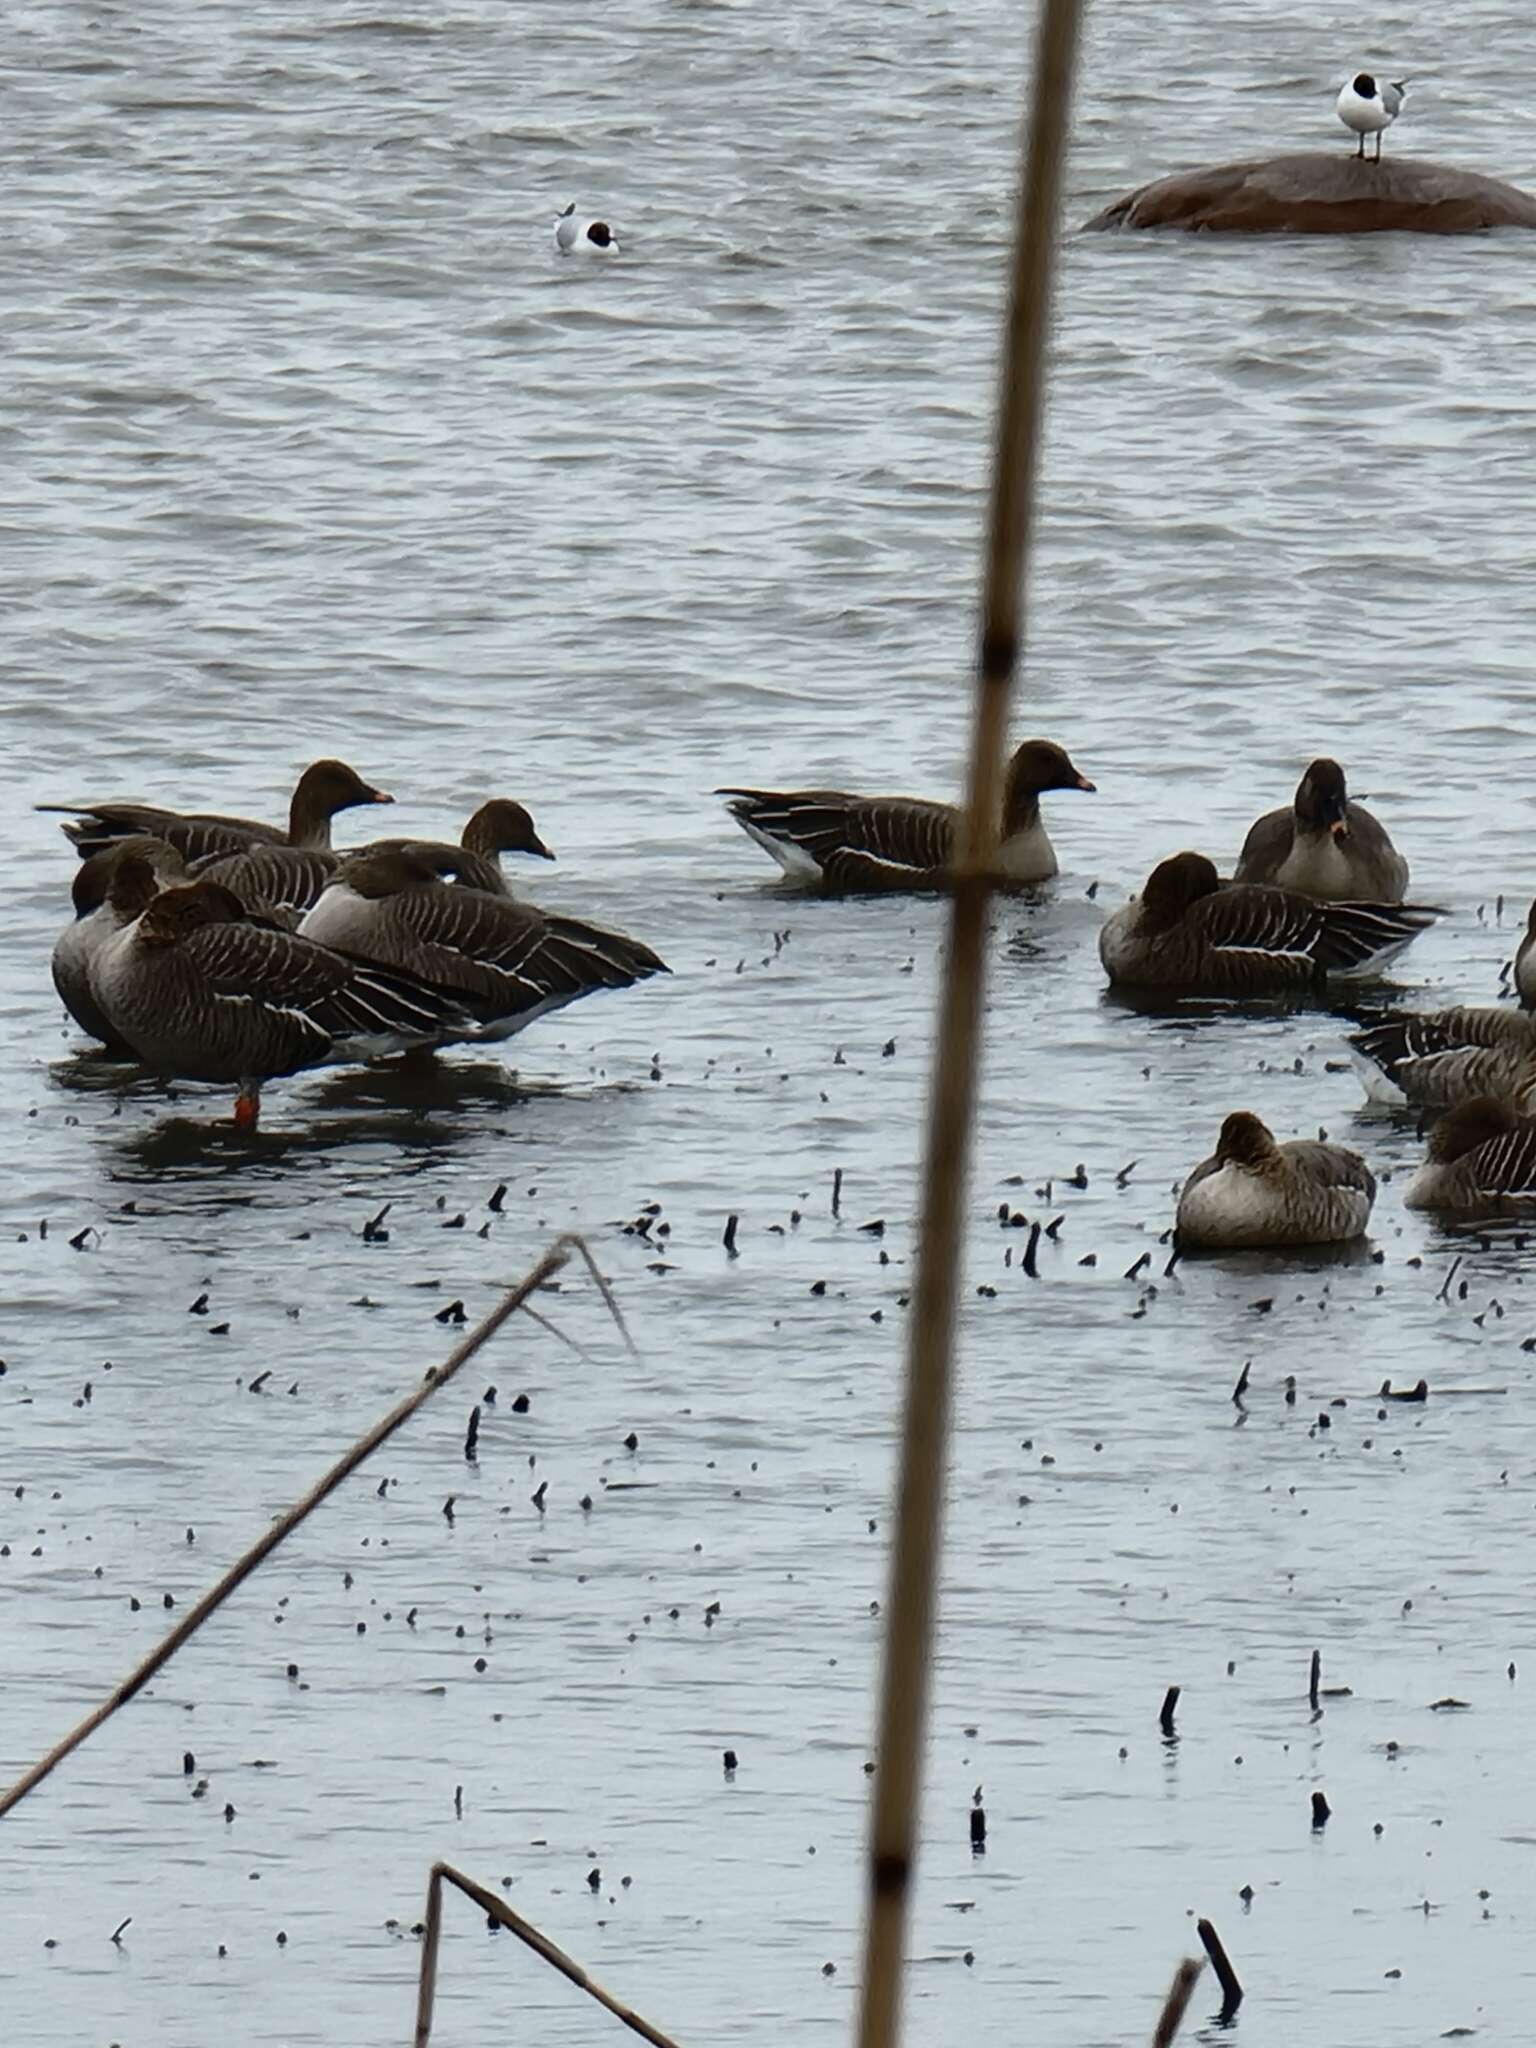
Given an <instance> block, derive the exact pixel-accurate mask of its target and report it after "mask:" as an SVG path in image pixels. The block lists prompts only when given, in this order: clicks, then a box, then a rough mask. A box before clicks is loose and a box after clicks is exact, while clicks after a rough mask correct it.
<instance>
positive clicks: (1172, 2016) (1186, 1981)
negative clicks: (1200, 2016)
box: [1152, 1956, 1205, 2048]
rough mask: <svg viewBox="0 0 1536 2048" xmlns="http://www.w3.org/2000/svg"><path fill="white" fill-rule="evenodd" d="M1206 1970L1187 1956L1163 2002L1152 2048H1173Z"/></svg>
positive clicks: (1201, 1964) (1176, 1971)
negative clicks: (1201, 1975) (1197, 1985)
mask: <svg viewBox="0 0 1536 2048" xmlns="http://www.w3.org/2000/svg"><path fill="white" fill-rule="evenodd" d="M1204 1968H1205V1965H1204V1963H1197V1962H1196V1961H1195V1959H1194V1957H1193V1956H1186V1957H1185V1958H1184V1960H1183V1962H1182V1963H1180V1965H1179V1967H1178V1968H1177V1969H1176V1970H1175V1971H1174V1973H1173V1982H1172V1983H1171V1984H1170V1985H1169V1986H1168V1996H1167V1997H1166V1998H1165V1999H1164V2000H1163V2009H1162V2011H1161V2012H1160V2013H1159V2014H1158V2019H1157V2032H1156V2033H1155V2034H1154V2035H1153V2036H1152V2048H1173V2040H1174V2036H1175V2035H1176V2034H1177V2033H1178V2031H1179V2029H1180V2027H1182V2026H1183V2024H1184V2015H1185V2013H1186V2012H1187V2011H1188V2010H1189V2001H1190V2000H1191V1998H1193V1997H1194V1995H1195V1986H1196V1984H1197V1983H1198V1982H1199V1980H1200V1972H1201V1971H1202V1970H1203V1969H1204Z"/></svg>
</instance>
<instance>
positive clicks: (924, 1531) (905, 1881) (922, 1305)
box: [858, 0, 1081, 2048]
mask: <svg viewBox="0 0 1536 2048" xmlns="http://www.w3.org/2000/svg"><path fill="white" fill-rule="evenodd" d="M1080 14H1081V0H1042V5H1041V12H1040V19H1039V28H1038V31H1037V36H1036V45H1035V80H1034V92H1033V96H1032V103H1031V108H1030V116H1029V121H1028V124H1027V127H1026V131H1025V136H1024V145H1023V152H1022V155H1023V161H1022V166H1021V176H1020V184H1019V197H1018V209H1017V217H1016V226H1015V234H1014V244H1013V261H1012V266H1011V272H1010V278H1009V288H1008V310H1007V318H1006V327H1005V331H1004V339H1003V351H1002V365H1001V388H1000V392H999V400H998V419H997V442H996V451H995V454H994V458H993V465H992V484H991V502H990V507H989V516H988V534H987V551H986V558H985V574H984V583H983V593H982V606H981V633H980V647H979V658H978V664H977V677H976V712H975V724H974V728H973V734H972V745H971V756H970V766H969V773H968V779H967V788H966V799H965V811H964V816H963V819H962V823H961V831H960V862H959V873H958V876H957V878H956V881H955V884H954V888H953V892H952V899H951V904H950V919H949V938H948V944H947V947H946V952H945V958H944V967H943V985H942V994H941V997H940V1007H939V1028H938V1038H937V1043H936V1044H935V1047H934V1060H933V1080H932V1084H931V1087H930V1091H929V1104H928V1126H927V1144H926V1161H925V1166H924V1173H923V1189H922V1211H921V1221H920V1232H919V1240H918V1256H917V1274H916V1280H915V1284H914V1287H913V1293H912V1320H911V1328H910V1337H909V1343H908V1352H907V1390H906V1405H905V1413H904V1418H903V1424H902V1445H901V1477H900V1486H899V1496H898V1505H897V1527H896V1547H895V1553H894V1556H893V1559H892V1565H891V1578H890V1595H889V1599H888V1602H887V1607H886V1613H887V1616H888V1619H887V1622H886V1652H885V1670H884V1678H883V1684H882V1693H881V1702H880V1729H879V1746H878V1766H877V1776H876V1780H875V1794H874V1812H873V1817H872V1824H871V1830H870V1845H869V1918H868V1925H867V1930H866V1938H865V1949H864V1975H863V1986H862V1992H861V2005H860V2012H859V2031H858V2040H859V2043H860V2048H893V2044H894V2042H895V2040H896V2036H897V2032H898V2026H899V2020H900V2011H901V1988H902V1987H901V1978H902V1968H903V1962H904V1956H905V1938H906V1922H907V1898H908V1892H909V1888H910V1879H911V1871H912V1858H913V1847H914V1843H915V1840H916V1836H917V1828H918V1822H919V1813H920V1799H919V1794H920V1789H921V1786H920V1772H921V1763H922V1745H923V1734H924V1729H925V1726H926V1722H927V1707H928V1676H929V1661H930V1640H931V1635H932V1627H933V1609H934V1589H935V1585H936V1583H937V1577H938V1555H939V1546H940V1541H941V1524H942V1508H943V1491H944V1462H945V1443H946V1438H947V1436H948V1426H949V1401H950V1382H951V1354H952V1350H953V1338H954V1319H955V1301H956V1296H957V1294H958V1291H959V1270H960V1250H961V1245H960V1233H961V1226H962V1220H963V1214H964V1206H965V1199H966V1192H967V1186H968V1180H969V1167H970V1152H971V1127H972V1123H973V1119H974V1112H975V1101H976V1068H977V1051H978V1047H979V1043H980V1038H981V1009H982V998H983V993H984V989H985V980H986V936H987V914H988V909H989V907H990V903H991V896H992V875H991V870H992V868H993V866H994V864H995V858H996V852H997V844H998V830H999V813H1000V809H1001V792H1002V760H1003V749H1004V743H1005V740H1006V737H1007V730H1008V713H1009V703H1010V698H1011V695H1012V687H1013V677H1014V670H1015V667H1016V665H1017V661H1018V652H1019V642H1020V633H1021V618H1022V581H1023V569H1024V561H1025V555H1026V551H1027V546H1028V541H1029V537H1030V530H1031V526H1032V524H1033V516H1034V484H1035V470H1036V462H1037V456H1038V451H1039V445H1040V425H1041V419H1042V416H1043V413H1044V408H1045V343H1046V335H1047V332H1048V327H1049V319H1050V301H1051V284H1052V278H1053V273H1054V269H1055V254H1056V222H1057V215H1058V211H1059V202H1060V192H1061V172H1062V162H1063V158H1064V156H1065V153H1066V142H1067V128H1068V121H1069V115H1070V107H1071V99H1072V75H1073V69H1074V65H1075V61H1076V55H1077V42H1078V24H1079V18H1080Z"/></svg>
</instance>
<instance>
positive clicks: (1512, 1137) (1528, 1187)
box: [1403, 1095, 1536, 1210]
mask: <svg viewBox="0 0 1536 2048" xmlns="http://www.w3.org/2000/svg"><path fill="white" fill-rule="evenodd" d="M1532 1200H1536V1117H1531V1116H1522V1115H1521V1114H1520V1113H1519V1111H1518V1110H1516V1109H1515V1108H1514V1107H1513V1106H1512V1105H1511V1104H1510V1103H1508V1102H1495V1101H1494V1099H1493V1098H1492V1096H1489V1095H1475V1096H1473V1097H1472V1098H1471V1100H1470V1101H1467V1102H1463V1103H1459V1104H1458V1105H1457V1107H1456V1108H1455V1109H1448V1110H1447V1111H1446V1113H1445V1115H1444V1116H1443V1117H1441V1119H1440V1120H1439V1122H1438V1123H1437V1124H1436V1125H1435V1127H1434V1129H1433V1130H1432V1131H1431V1132H1430V1134H1429V1157H1428V1158H1427V1159H1426V1160H1425V1162H1424V1164H1423V1165H1422V1166H1421V1167H1420V1168H1419V1170H1418V1172H1417V1173H1416V1174H1415V1175H1414V1176H1413V1179H1412V1180H1411V1181H1409V1183H1408V1185H1407V1187H1406V1188H1405V1189H1404V1190H1403V1206H1404V1208H1405V1209H1462V1210H1477V1209H1497V1208H1499V1207H1501V1206H1502V1205H1504V1204H1506V1203H1512V1202H1529V1201H1532Z"/></svg>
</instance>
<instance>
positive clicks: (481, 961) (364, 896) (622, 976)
mask: <svg viewBox="0 0 1536 2048" xmlns="http://www.w3.org/2000/svg"><path fill="white" fill-rule="evenodd" d="M300 930H301V932H302V933H303V934H304V935H305V936H306V937H308V938H312V939H316V940H318V941H319V942H320V943H321V944H322V945H325V946H333V947H335V948H336V950H337V951H338V952H343V953H348V954H352V955H354V956H356V957H358V958H361V959H365V960H377V961H380V962H382V963H383V964H384V965H385V966H388V967H393V968H396V969H398V970H400V971H401V972H403V973H406V974H413V975H419V976H420V977H421V978H422V979H423V980H426V981H430V982H433V983H434V984H436V985H437V986H438V987H441V988H444V989H452V990H454V991H455V992H456V993H457V995H458V998H459V1001H460V1002H461V1003H462V1005H463V1006H464V1008H465V1009H466V1010H467V1011H468V1012H469V1013H470V1014H471V1016H472V1018H473V1019H474V1021H473V1022H472V1023H471V1024H469V1025H468V1026H467V1027H466V1028H464V1029H460V1030H454V1031H445V1032H444V1033H442V1034H441V1042H442V1043H444V1044H447V1043H450V1042H451V1041H453V1040H456V1039H463V1040H481V1039H492V1040H494V1039H502V1038H511V1037H512V1036H514V1034H515V1033H517V1032H519V1031H522V1030H525V1029H526V1028H527V1026H528V1025H530V1024H531V1023H532V1022H533V1021H534V1019H535V1018H536V1017H542V1016H545V1015H547V1013H548V1012H549V1011H551V1010H558V1009H560V1008H562V1007H563V1006H564V1005H565V1004H566V1003H574V1002H576V1001H577V1000H578V999H579V998H580V997H582V996H589V995H593V994H595V993H596V992H597V991H598V990H599V989H604V988H628V987H629V986H630V985H631V984H632V983H634V982H637V981H644V980H645V979H647V977H648V976H650V975H653V974H666V973H669V972H670V969H669V968H668V967H667V964H666V962H665V961H664V960H661V959H658V957H657V956H656V954H654V953H653V952H652V951H651V949H650V947H649V946H645V945H642V944H641V943H640V941H639V940H638V939H630V938H626V937H625V936H624V934H623V933H622V932H611V931H605V930H604V929H603V928H602V927H601V926H598V925H593V924H586V923H584V922H583V921H582V920H581V919H580V918H574V917H562V916H560V915H559V914H558V913H556V912H554V911H543V910H536V909H535V908H534V907H533V905H532V904H529V903H518V902H515V901H514V900H513V899H512V898H511V897H510V896H492V895H490V894H488V893H487V892H486V891H484V890H480V889H465V888H463V887H461V886H458V885H456V884H451V883H448V882H444V881H443V880H442V878H441V877H440V876H439V874H438V873H437V871H436V869H435V868H434V867H433V866H432V865H431V863H430V862H428V861H425V860H422V859H421V858H420V857H419V856H418V855H416V854H414V853H412V852H411V851H410V850H409V849H408V848H405V847H395V848H384V849H382V850H378V851H369V852H364V853H355V854H350V855H348V857H347V858H346V859H345V860H344V861H343V862H342V864H341V866H340V868H339V869H338V870H337V872H336V875H335V877H334V879H333V880H332V881H331V882H330V883H329V884H328V886H327V887H326V890H325V892H324V894H323V895H322V896H321V898H320V901H319V902H318V903H317V904H316V905H315V907H314V909H313V910H311V911H310V912H309V914H308V915H307V916H306V917H305V919H304V922H303V924H302V926H301V927H300Z"/></svg>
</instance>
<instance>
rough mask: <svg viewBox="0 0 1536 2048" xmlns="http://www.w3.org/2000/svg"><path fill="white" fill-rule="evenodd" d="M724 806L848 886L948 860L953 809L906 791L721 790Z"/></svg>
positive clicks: (943, 864)
mask: <svg viewBox="0 0 1536 2048" xmlns="http://www.w3.org/2000/svg"><path fill="white" fill-rule="evenodd" d="M716 793H717V795H720V796H724V797H728V798H729V799H730V802H729V803H728V805H727V809H728V810H729V811H730V813H731V815H732V817H733V818H735V819H736V820H737V821H738V823H740V824H742V825H744V826H746V827H747V829H748V830H749V831H751V832H752V833H753V834H754V835H759V834H760V835H761V836H762V837H763V838H765V839H769V840H779V841H782V842H784V843H786V844H788V845H790V846H793V847H795V848H797V849H798V850H799V851H800V852H801V853H802V854H804V855H805V856H806V857H807V859H809V860H811V861H813V862H815V864H816V865H817V866H818V867H819V868H821V870H822V871H823V873H824V874H825V875H826V878H827V880H828V881H829V882H832V883H833V884H837V883H842V884H844V885H845V886H854V885H857V884H859V883H862V882H870V881H874V882H878V881H879V879H880V878H881V876H882V874H884V875H889V874H892V873H900V874H901V875H902V877H903V878H904V879H908V880H909V879H910V877H911V876H912V874H914V873H918V874H926V873H930V872H933V871H936V870H938V869H942V868H945V867H947V866H948V865H949V862H950V859H951V855H952V851H953V847H954V837H955V812H954V810H953V809H952V808H951V806H950V805H948V804H936V803H924V802H921V801H919V800H918V799H916V798H912V797H862V796H849V795H847V794H846V793H845V792H843V791H842V790H835V789H799V790H768V789H722V790H719V791H717V792H716Z"/></svg>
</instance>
